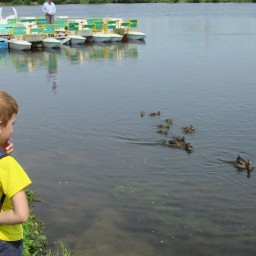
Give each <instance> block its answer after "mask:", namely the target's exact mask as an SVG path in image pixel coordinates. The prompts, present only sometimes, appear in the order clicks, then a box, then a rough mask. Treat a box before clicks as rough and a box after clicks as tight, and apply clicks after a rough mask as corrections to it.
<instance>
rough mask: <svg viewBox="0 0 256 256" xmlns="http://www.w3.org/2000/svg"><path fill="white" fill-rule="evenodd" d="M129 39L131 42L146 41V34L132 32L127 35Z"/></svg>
mask: <svg viewBox="0 0 256 256" xmlns="http://www.w3.org/2000/svg"><path fill="white" fill-rule="evenodd" d="M126 37H127V39H130V40H144V39H145V37H146V34H145V33H142V32H137V31H130V32H128V33H127V34H126Z"/></svg>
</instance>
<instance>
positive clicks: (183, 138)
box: [174, 136, 185, 142]
mask: <svg viewBox="0 0 256 256" xmlns="http://www.w3.org/2000/svg"><path fill="white" fill-rule="evenodd" d="M174 139H175V140H176V141H177V142H185V137H184V136H176V137H175V138H174Z"/></svg>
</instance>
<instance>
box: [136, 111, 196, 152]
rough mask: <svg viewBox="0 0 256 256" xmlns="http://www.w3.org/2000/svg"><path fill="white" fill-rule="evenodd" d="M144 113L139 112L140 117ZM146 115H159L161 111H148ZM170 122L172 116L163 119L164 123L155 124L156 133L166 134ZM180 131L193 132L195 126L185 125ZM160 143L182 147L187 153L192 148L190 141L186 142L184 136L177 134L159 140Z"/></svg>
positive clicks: (170, 124) (171, 121)
mask: <svg viewBox="0 0 256 256" xmlns="http://www.w3.org/2000/svg"><path fill="white" fill-rule="evenodd" d="M145 115H146V113H145V112H144V111H141V112H140V116H141V117H144V116H145ZM148 115H149V116H151V117H159V116H160V115H161V112H160V111H157V112H152V113H149V114H148ZM172 124H173V119H172V118H167V119H165V120H164V123H161V124H158V125H157V126H156V127H157V133H159V134H162V135H165V136H167V135H168V133H169V129H170V128H171V126H172ZM182 131H183V133H186V134H189V133H194V132H195V128H194V127H193V126H192V125H190V126H185V127H182ZM161 144H162V145H163V146H167V147H172V148H178V149H183V150H185V151H187V152H189V153H191V152H192V150H193V146H192V145H191V143H188V142H186V141H185V137H184V136H177V137H175V138H174V139H173V140H164V141H162V142H161Z"/></svg>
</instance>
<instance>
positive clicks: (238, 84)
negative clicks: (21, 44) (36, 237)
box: [0, 4, 256, 256]
mask: <svg viewBox="0 0 256 256" xmlns="http://www.w3.org/2000/svg"><path fill="white" fill-rule="evenodd" d="M57 8H58V14H59V15H69V16H85V17H102V16H104V17H107V16H113V17H121V18H124V20H127V19H129V18H134V17H136V18H138V19H139V30H140V31H142V32H145V33H146V34H147V38H146V40H145V42H128V43H121V44H91V45H87V44H86V45H82V46H77V47H68V46H65V47H62V48H61V49H60V50H43V51H32V52H14V51H10V52H9V51H7V50H3V49H1V50H0V67H1V68H0V76H1V88H3V89H4V90H6V91H8V92H9V93H11V94H12V95H14V96H15V97H16V98H17V100H18V101H19V104H20V113H19V118H18V121H17V124H16V133H15V136H14V139H15V149H16V150H15V156H16V158H17V159H18V160H19V161H20V163H21V164H22V165H23V166H24V167H25V169H26V170H27V172H28V173H29V175H30V176H31V178H32V180H33V186H32V189H33V190H36V191H37V192H38V193H39V195H40V196H41V198H42V199H43V203H41V204H39V205H38V206H37V213H38V215H39V216H40V217H41V218H43V219H44V221H45V224H46V232H47V236H48V238H49V241H50V242H54V241H58V240H62V241H63V242H64V244H65V245H66V247H67V248H69V249H72V251H73V252H74V253H75V255H81V256H83V255H86V256H94V255H97V256H98V255H111V256H114V255H118V256H122V255H126V256H155V255H160V256H162V255H165V256H166V255H179V256H182V255H186V256H187V255H195V256H198V255H204V256H206V255H255V254H256V249H255V243H256V235H255V230H256V223H255V211H256V206H255V196H256V175H255V172H254V171H252V172H251V173H247V172H246V171H238V170H237V169H236V168H234V167H233V165H232V164H231V163H232V161H233V160H234V159H235V158H236V156H237V155H238V154H241V155H242V156H243V157H244V158H246V159H251V160H252V163H253V164H256V159H255V155H256V152H255V151H256V150H255V145H256V137H255V131H256V129H255V126H256V119H255V112H256V111H255V109H256V100H255V95H256V87H255V85H256V77H255V66H256V58H255V56H256V19H255V17H256V8H255V5H254V4H177V5H176V4H130V5H125V4H124V5H118V4H117V5H112V4H108V5H67V6H57ZM17 10H18V13H19V15H20V16H40V15H42V13H41V7H25V6H18V7H17ZM8 12H11V8H10V7H4V10H3V15H7V14H8ZM141 111H145V112H146V115H145V116H144V117H143V118H141V116H140V112H141ZM155 111H161V115H160V116H159V117H150V116H149V115H148V114H149V113H150V112H155ZM169 117H171V118H173V120H174V123H173V126H172V127H171V128H170V130H169V135H168V136H166V137H165V136H163V135H161V134H159V133H157V132H156V131H157V128H156V125H158V124H159V123H162V122H163V120H164V119H165V118H169ZM187 125H193V126H194V127H195V129H196V133H195V134H193V135H185V136H186V140H187V141H188V142H190V143H191V144H192V145H193V147H194V152H193V153H191V154H188V153H186V152H185V151H183V150H179V149H172V148H167V147H163V146H162V145H161V142H162V140H165V139H172V138H173V137H174V136H180V135H184V134H183V133H182V127H183V126H187Z"/></svg>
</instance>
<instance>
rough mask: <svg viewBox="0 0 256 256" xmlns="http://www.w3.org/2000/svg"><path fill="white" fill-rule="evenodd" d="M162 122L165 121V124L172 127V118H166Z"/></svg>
mask: <svg viewBox="0 0 256 256" xmlns="http://www.w3.org/2000/svg"><path fill="white" fill-rule="evenodd" d="M164 121H165V122H166V123H167V124H169V125H172V124H173V120H172V118H167V119H165V120H164Z"/></svg>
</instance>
